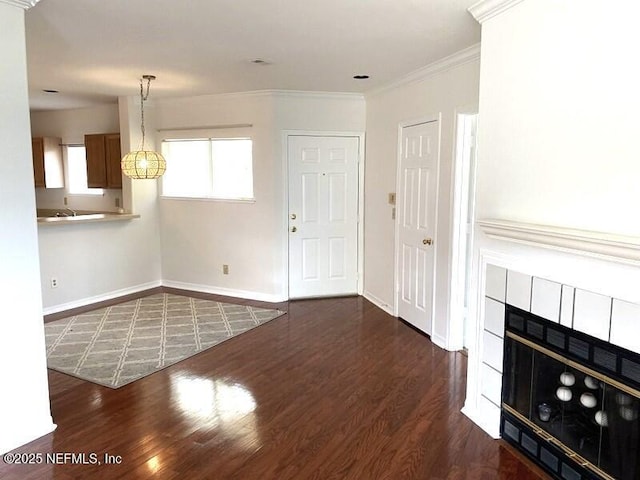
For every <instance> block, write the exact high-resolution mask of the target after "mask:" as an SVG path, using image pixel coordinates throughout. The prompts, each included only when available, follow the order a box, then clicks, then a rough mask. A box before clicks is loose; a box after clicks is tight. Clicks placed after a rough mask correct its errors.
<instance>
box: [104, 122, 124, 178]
mask: <svg viewBox="0 0 640 480" xmlns="http://www.w3.org/2000/svg"><path fill="white" fill-rule="evenodd" d="M104 145H105V159H106V162H107V185H108V188H122V167H121V165H120V161H121V160H122V153H121V152H120V134H119V133H112V134H109V135H105V136H104Z"/></svg>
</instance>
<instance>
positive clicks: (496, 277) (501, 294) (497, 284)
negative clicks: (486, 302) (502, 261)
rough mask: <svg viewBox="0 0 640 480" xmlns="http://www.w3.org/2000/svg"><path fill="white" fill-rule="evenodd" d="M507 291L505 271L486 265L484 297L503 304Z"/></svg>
mask: <svg viewBox="0 0 640 480" xmlns="http://www.w3.org/2000/svg"><path fill="white" fill-rule="evenodd" d="M506 290H507V270H506V269H505V268H502V267H496V266H495V265H487V281H486V288H485V295H487V296H488V297H491V298H494V299H496V300H499V301H501V302H503V303H504V299H505V293H506Z"/></svg>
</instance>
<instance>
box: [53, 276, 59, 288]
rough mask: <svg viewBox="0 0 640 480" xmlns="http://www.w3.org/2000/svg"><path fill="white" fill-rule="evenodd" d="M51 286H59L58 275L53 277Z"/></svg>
mask: <svg viewBox="0 0 640 480" xmlns="http://www.w3.org/2000/svg"><path fill="white" fill-rule="evenodd" d="M51 288H58V279H57V278H56V277H51Z"/></svg>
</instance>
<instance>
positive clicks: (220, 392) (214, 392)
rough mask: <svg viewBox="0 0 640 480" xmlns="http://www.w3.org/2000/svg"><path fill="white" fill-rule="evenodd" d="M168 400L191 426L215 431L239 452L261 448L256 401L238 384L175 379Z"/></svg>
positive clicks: (195, 379)
mask: <svg viewBox="0 0 640 480" xmlns="http://www.w3.org/2000/svg"><path fill="white" fill-rule="evenodd" d="M171 397H172V400H173V403H174V405H176V406H177V407H178V408H179V409H180V410H181V412H182V414H183V415H184V416H185V417H186V418H187V419H188V420H189V421H190V422H192V423H193V425H194V426H198V427H203V428H208V429H215V431H216V434H218V435H222V436H223V437H224V439H225V440H227V441H234V443H236V444H237V445H242V446H243V447H242V448H243V450H248V449H254V448H256V447H260V446H261V442H260V434H259V431H258V425H257V418H256V415H255V413H254V410H255V409H256V401H255V399H254V397H253V395H252V394H251V392H250V391H249V390H248V389H247V388H246V387H244V386H243V385H241V384H238V383H233V384H230V383H228V382H225V381H223V380H211V379H207V378H200V377H184V376H179V377H175V378H171Z"/></svg>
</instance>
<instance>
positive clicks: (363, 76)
mask: <svg viewBox="0 0 640 480" xmlns="http://www.w3.org/2000/svg"><path fill="white" fill-rule="evenodd" d="M353 78H354V79H356V80H366V79H367V78H369V75H354V76H353Z"/></svg>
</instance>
